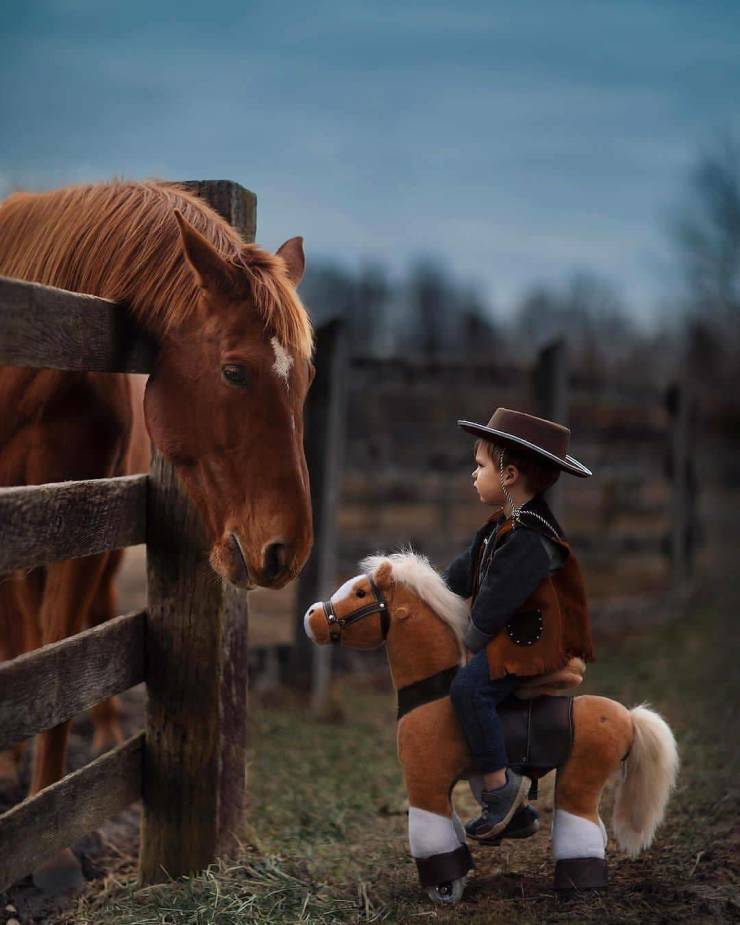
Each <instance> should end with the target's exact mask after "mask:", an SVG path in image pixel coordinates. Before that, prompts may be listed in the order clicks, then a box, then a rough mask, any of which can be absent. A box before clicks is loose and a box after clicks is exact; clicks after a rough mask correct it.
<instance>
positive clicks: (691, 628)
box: [0, 588, 740, 925]
mask: <svg viewBox="0 0 740 925" xmlns="http://www.w3.org/2000/svg"><path fill="white" fill-rule="evenodd" d="M739 597H740V595H738V592H737V591H736V590H735V589H732V588H730V589H727V590H723V593H722V594H721V595H720V594H719V593H717V592H716V591H715V594H714V596H713V597H708V598H706V600H705V602H704V603H702V604H701V605H698V604H697V606H696V607H694V608H692V609H691V611H690V613H689V614H688V615H687V616H686V617H684V618H682V619H680V620H678V621H674V622H673V623H670V624H668V625H660V626H649V627H647V628H645V629H644V631H639V630H633V631H631V632H630V634H629V635H624V634H623V633H621V632H620V633H619V634H617V633H613V634H612V635H611V637H610V636H609V635H606V636H604V635H603V634H602V638H601V639H600V645H599V650H598V655H599V658H598V661H597V662H595V663H594V664H593V665H592V666H590V667H589V672H588V681H587V685H586V687H587V691H586V692H591V693H599V694H603V695H606V696H611V697H614V698H615V699H618V700H620V701H622V702H623V703H625V704H627V705H628V706H633V705H635V704H637V703H639V702H642V701H644V700H647V701H648V702H649V703H650V704H651V705H652V706H653V708H654V709H657V710H658V711H659V712H660V713H661V714H662V715H664V716H665V717H666V719H667V720H668V722H669V723H670V724H671V726H672V728H673V729H674V731H675V733H676V736H677V739H678V742H679V747H680V751H681V756H682V770H681V774H680V777H679V783H678V787H677V790H676V792H675V794H674V796H673V799H672V801H671V804H670V808H669V812H668V816H667V819H666V822H665V824H664V825H663V826H662V827H661V829H660V830H659V832H658V835H657V838H656V841H655V843H654V845H653V847H651V848H650V850H649V851H647V852H646V853H645V854H644V855H643V856H641V857H640V858H638V859H636V860H628V859H626V858H624V857H623V856H621V855H620V854H619V853H618V851H617V849H616V846H615V845H614V844H613V842H611V841H610V845H609V849H608V851H609V854H608V857H609V862H610V887H609V891H608V893H606V894H603V895H602V894H597V895H592V896H585V897H583V898H579V899H576V900H572V901H570V902H562V901H558V900H557V899H556V898H555V897H554V896H553V894H552V892H551V888H550V887H551V877H552V862H551V859H550V856H549V826H550V819H551V812H552V782H553V777H554V775H549V776H548V777H547V778H545V781H544V784H543V786H542V787H541V791H540V799H539V800H538V802H537V804H536V808H537V809H538V811H539V812H540V815H541V822H542V827H541V830H540V832H539V833H538V834H537V835H535V836H534V837H533V838H531V839H528V840H526V841H522V842H512V843H508V844H507V843H505V845H504V847H501V848H494V849H492V848H482V847H477V846H476V847H474V848H473V853H474V856H475V861H476V865H477V866H476V869H475V871H474V872H473V873H472V875H471V877H470V879H469V882H468V885H467V888H466V891H465V895H464V897H463V900H462V902H461V903H460V904H459V905H458V906H457V907H455V908H454V909H450V910H442V909H436V908H434V907H432V906H431V905H430V904H429V902H428V901H427V900H426V898H425V896H424V894H423V893H422V891H421V890H420V888H419V886H418V884H417V881H416V872H415V869H414V865H413V863H412V862H411V860H410V859H409V857H408V853H407V844H406V835H405V830H406V803H405V795H404V790H403V785H402V781H401V777H400V770H399V767H398V764H397V762H396V758H395V753H394V717H393V698H392V694H391V691H390V685H389V681H388V677H387V673H386V672H381V673H380V674H379V675H377V676H376V677H365V678H364V679H362V680H360V679H358V678H356V677H354V678H352V677H347V678H344V679H338V680H337V683H336V686H335V689H334V702H335V709H334V711H333V715H332V716H331V717H330V718H327V719H325V720H317V719H313V718H311V717H310V716H309V715H308V714H307V713H306V712H305V708H304V706H303V704H302V703H301V702H300V701H299V700H298V699H296V698H295V697H294V696H292V695H290V694H289V693H287V692H285V693H284V694H283V695H282V696H276V695H275V694H272V695H271V696H270V698H269V703H268V702H260V700H259V698H258V697H257V696H256V695H253V697H252V705H251V719H250V722H251V756H250V765H249V775H250V776H249V780H250V812H249V826H248V829H247V832H246V833H245V844H244V850H243V852H242V854H241V855H240V857H239V858H237V859H236V861H235V862H234V863H233V864H229V865H217V866H215V867H214V868H212V869H211V870H210V871H209V872H207V873H206V874H204V875H202V876H200V877H197V878H192V879H190V880H186V881H182V882H178V883H176V884H168V885H165V886H164V887H157V888H150V889H146V890H137V888H136V883H135V869H136V851H137V839H138V832H137V827H138V808H137V807H134V808H132V809H131V810H129V811H127V812H126V813H124V814H122V815H121V816H120V817H118V818H117V819H115V820H112V821H111V822H109V823H108V824H106V826H104V827H103V829H102V830H101V831H100V832H98V833H95V834H93V835H90V836H88V837H87V838H85V839H84V840H83V841H82V842H81V843H80V844H78V845H77V846H75V851H76V852H77V854H78V856H79V857H80V858H81V859H82V862H83V867H84V871H85V874H86V876H87V877H88V879H89V882H88V887H87V890H86V892H85V894H84V895H83V896H82V897H80V898H78V899H77V900H74V901H72V900H68V901H62V902H60V903H58V904H56V905H49V904H48V903H47V904H45V903H43V902H41V901H40V898H39V896H38V893H37V891H36V890H35V889H34V888H33V886H32V885H31V883H30V880H26V881H24V882H23V883H21V884H19V885H18V886H17V887H16V888H14V889H13V890H11V891H10V892H9V893H8V894H6V895H5V896H4V897H1V898H0V922H6V923H7V922H9V921H12V920H13V919H15V920H16V921H17V922H20V923H23V925H25V923H31V922H48V923H50V925H61V923H75V925H93V923H94V925H99V923H106V925H108V923H110V925H134V923H136V925H149V923H151V925H160V923H161V925H169V923H178V925H179V923H218V925H221V923H231V922H233V923H237V922H255V923H261V922H264V923H283V922H284V923H294V922H311V923H330V922H331V923H335V922H336V923H345V922H346V923H354V922H372V921H387V922H399V923H410V922H416V921H419V920H424V919H433V920H435V921H439V922H458V921H465V922H466V923H483V922H486V923H490V922H498V921H501V922H504V921H506V922H511V923H517V925H519V923H521V925H524V923H527V925H529V923H543V922H547V923H549V922H563V923H597V922H598V923H600V925H604V923H612V922H614V923H627V925H629V923H635V925H637V923H639V925H644V923H646V922H649V923H651V925H652V923H663V922H665V923H669V922H670V923H683V922H685V923H691V925H699V923H715V922H737V921H740V891H739V889H738V888H739V886H740V871H739V870H738V858H739V857H740V819H739V816H738V809H739V808H740V785H738V771H740V767H738V765H739V760H738V741H739V739H738V732H739V731H740V728H739V723H738V711H737V704H738V703H739V702H740V673H739V672H738V670H737V655H738V652H740V646H739V645H738V641H739V632H738V624H737V619H736V613H737V603H738V599H739ZM124 702H125V708H126V726H127V729H126V731H127V733H132V732H134V731H135V730H136V729H137V728H140V725H141V717H142V708H143V691H142V690H141V689H136V690H134V691H131V692H129V693H128V694H127V695H126V696H125V698H124ZM90 731H91V730H90V727H89V723H88V722H87V720H85V719H83V720H81V721H80V722H78V723H76V724H75V727H74V734H73V738H72V749H71V760H72V765H73V767H75V766H79V765H80V764H82V763H84V762H85V761H86V760H89V745H88V743H89V741H90ZM455 798H456V802H457V804H458V808H459V810H460V812H461V814H462V815H463V816H466V815H467V814H468V813H469V812H470V811H471V810H472V808H473V804H472V801H471V798H470V796H469V795H468V794H467V793H466V790H465V785H464V784H461V785H459V786H458V788H456V792H455ZM609 814H610V795H608V794H607V796H606V798H605V801H604V804H603V812H602V815H603V816H604V818H605V821H606V822H607V827H608V820H609ZM3 910H4V911H3Z"/></svg>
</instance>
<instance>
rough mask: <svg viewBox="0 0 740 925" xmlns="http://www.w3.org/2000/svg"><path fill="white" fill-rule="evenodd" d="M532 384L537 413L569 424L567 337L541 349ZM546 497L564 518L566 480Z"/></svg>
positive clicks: (566, 425) (549, 490)
mask: <svg viewBox="0 0 740 925" xmlns="http://www.w3.org/2000/svg"><path fill="white" fill-rule="evenodd" d="M533 385H534V394H535V401H536V402H537V413H538V414H539V415H541V416H542V417H543V418H547V419H548V420H549V421H555V422H556V423H558V424H562V425H563V426H564V427H568V421H569V417H570V409H569V407H568V404H569V395H568V391H569V390H568V348H567V345H566V343H565V341H564V340H562V339H559V340H555V341H553V342H552V343H550V344H547V345H546V346H545V347H543V348H542V350H540V352H539V354H538V357H537V363H536V364H535V367H534V371H533ZM562 477H563V476H561V478H562ZM545 498H546V499H547V502H548V504H549V505H550V507H551V508H552V512H553V514H555V516H556V517H558V518H562V517H563V514H564V511H563V483H562V482H561V481H557V482H556V483H555V484H554V485H553V486H552V487H551V488H548V490H547V491H546V492H545Z"/></svg>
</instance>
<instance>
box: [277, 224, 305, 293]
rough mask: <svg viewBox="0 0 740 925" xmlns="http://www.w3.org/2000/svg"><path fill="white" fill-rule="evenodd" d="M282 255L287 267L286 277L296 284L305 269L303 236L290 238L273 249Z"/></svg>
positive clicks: (279, 255)
mask: <svg viewBox="0 0 740 925" xmlns="http://www.w3.org/2000/svg"><path fill="white" fill-rule="evenodd" d="M275 253H276V254H277V256H278V257H282V258H283V260H284V261H285V266H286V267H287V269H288V277H289V278H290V281H291V283H293V285H294V286H296V287H297V286H298V285H299V283H300V281H301V280H302V279H303V274H304V273H305V271H306V258H305V256H304V254H303V238H302V237H300V235H299V236H298V237H297V238H290V239H289V240H288V241H286V242H285V244H281V245H280V247H279V248H278V249H277V251H275Z"/></svg>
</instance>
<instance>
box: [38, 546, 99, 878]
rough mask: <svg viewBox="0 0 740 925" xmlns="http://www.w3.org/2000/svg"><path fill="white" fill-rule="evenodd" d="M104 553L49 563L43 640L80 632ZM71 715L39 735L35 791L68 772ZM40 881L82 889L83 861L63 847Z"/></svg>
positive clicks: (41, 872)
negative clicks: (65, 771) (66, 767)
mask: <svg viewBox="0 0 740 925" xmlns="http://www.w3.org/2000/svg"><path fill="white" fill-rule="evenodd" d="M105 559H106V555H105V554H103V555H98V556H88V557H86V558H82V559H70V560H68V561H66V562H56V563H54V564H52V565H50V566H48V568H47V572H46V586H45V589H44V598H43V603H42V605H41V611H40V615H39V616H40V624H41V642H42V644H43V645H46V644H48V643H52V642H58V641H60V640H61V639H66V638H67V637H68V636H71V635H73V634H74V633H77V632H79V630H80V629H81V628H82V626H83V625H84V624H85V621H86V618H87V612H88V610H89V608H90V604H91V602H92V599H93V597H94V595H95V591H96V589H97V585H98V582H99V580H100V576H101V573H102V571H103V567H104V565H105ZM68 737H69V721H67V722H64V723H60V724H59V725H58V726H55V727H54V728H53V729H48V730H46V731H45V732H42V733H41V734H40V735H38V736H37V737H36V740H35V743H34V745H35V748H34V755H33V768H32V773H31V788H30V793H31V795H33V794H35V793H38V792H39V791H40V790H43V789H44V788H45V787H48V786H49V785H50V784H53V783H54V782H55V781H57V780H59V779H60V778H61V777H63V775H64V768H65V761H66V754H67V740H68ZM33 881H34V883H35V885H36V886H37V887H39V888H40V889H41V890H43V891H44V892H45V893H47V894H50V895H57V894H59V893H62V892H78V891H79V890H80V889H82V887H83V886H84V884H85V878H84V876H83V873H82V868H81V866H80V862H79V861H78V860H77V857H76V855H75V854H74V853H73V852H72V850H71V849H70V848H64V849H63V850H62V851H60V852H58V853H57V854H56V855H55V856H54V857H53V858H52V859H51V860H50V861H48V862H46V863H45V864H43V865H41V866H40V867H38V868H37V869H36V870H35V871H34V873H33Z"/></svg>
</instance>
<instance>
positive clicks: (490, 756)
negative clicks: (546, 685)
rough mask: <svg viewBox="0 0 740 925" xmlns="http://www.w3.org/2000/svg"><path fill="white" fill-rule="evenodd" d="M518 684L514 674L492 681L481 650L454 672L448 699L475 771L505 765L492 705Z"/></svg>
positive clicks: (498, 728) (498, 722) (494, 706)
mask: <svg viewBox="0 0 740 925" xmlns="http://www.w3.org/2000/svg"><path fill="white" fill-rule="evenodd" d="M521 683H522V679H521V678H520V677H518V676H517V675H514V674H507V675H505V676H504V677H503V678H498V679H497V680H495V681H492V680H491V678H490V677H489V673H488V659H487V658H486V650H485V649H482V650H481V651H480V652H478V653H476V654H475V655H474V656H473V657H472V658H471V660H470V661H469V662H468V664H467V665H463V667H461V668H460V669H459V670H458V672H457V674H456V675H455V678H454V680H453V682H452V687H451V688H450V699H451V700H452V705H453V707H454V708H455V713H456V714H457V718H458V720H459V721H460V725H461V726H462V730H463V733H464V735H465V739H466V740H467V743H468V747H469V748H470V753H471V755H472V758H473V767H474V768H475V770H476V771H478V773H479V774H488V773H489V772H490V771H498V770H499V769H500V768H505V767H506V766H507V764H508V761H507V757H506V745H505V743H504V734H503V730H502V728H501V720H500V719H499V718H498V714H497V713H496V707H497V706H498V704H499V703H501V701H502V700H506V698H507V697H508V696H509V695H510V694H511V693H512V692H513V691H514V690H515V689H516V688H517V687H518V686H519V685H520V684H521Z"/></svg>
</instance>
